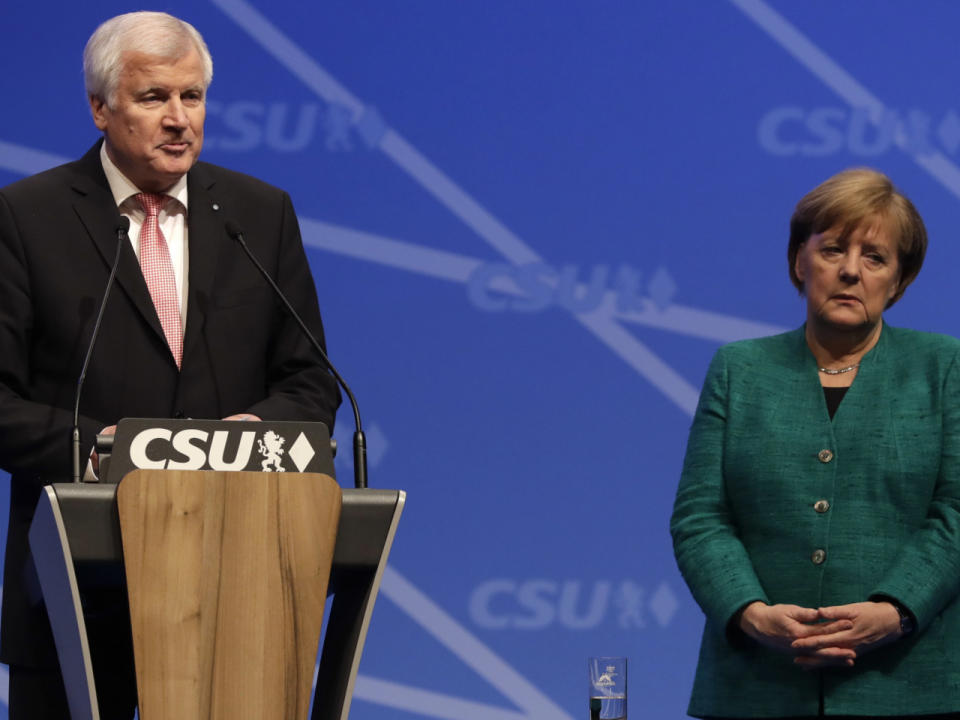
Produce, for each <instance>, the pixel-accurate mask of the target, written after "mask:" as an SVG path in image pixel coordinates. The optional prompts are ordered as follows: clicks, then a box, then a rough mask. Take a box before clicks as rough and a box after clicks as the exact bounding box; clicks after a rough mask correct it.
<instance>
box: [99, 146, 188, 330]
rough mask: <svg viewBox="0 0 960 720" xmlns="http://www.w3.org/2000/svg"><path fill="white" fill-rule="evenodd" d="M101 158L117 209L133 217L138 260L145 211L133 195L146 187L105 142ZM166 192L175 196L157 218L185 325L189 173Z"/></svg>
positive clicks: (131, 236)
mask: <svg viewBox="0 0 960 720" xmlns="http://www.w3.org/2000/svg"><path fill="white" fill-rule="evenodd" d="M100 162H101V163H102V164H103V172H104V173H105V174H106V176H107V182H108V183H109V184H110V192H111V193H113V199H114V201H115V202H116V203H117V209H119V210H120V214H121V215H124V216H125V217H128V218H130V233H129V235H130V243H131V244H132V245H133V252H134V253H136V255H137V259H138V260H139V259H140V228H141V226H142V225H143V221H144V218H145V217H146V213H144V211H143V208H142V207H140V203H139V202H137V201H136V199H135V198H134V196H135V195H139V194H140V193H141V192H143V190H140V189H139V188H138V187H137V186H136V185H134V184H133V183H132V182H130V180H129V179H128V178H127V176H126V175H124V174H123V173H122V172H120V169H119V168H118V167H117V166H116V165H114V164H113V161H112V160H111V159H110V156H109V155H107V144H106V143H104V144H103V145H101V146H100ZM164 194H165V195H169V196H170V197H171V198H173V199H172V200H170V201H168V202H167V205H166V207H164V209H163V210H162V211H161V212H160V217H159V218H158V222H159V223H160V230H161V232H163V237H165V238H166V240H167V249H168V250H169V251H170V262H171V263H172V264H173V276H174V278H175V279H176V283H177V299H178V301H179V303H180V322H181V325H182V326H183V327H186V325H187V271H188V264H189V260H188V258H189V255H188V253H187V248H188V244H187V243H188V234H189V233H188V230H187V176H186V175H184V176H183V177H181V178H180V179H179V180H177V182H176V184H175V185H174V186H173V187H172V188H170V189H169V190H168V191H167V192H166V193H164Z"/></svg>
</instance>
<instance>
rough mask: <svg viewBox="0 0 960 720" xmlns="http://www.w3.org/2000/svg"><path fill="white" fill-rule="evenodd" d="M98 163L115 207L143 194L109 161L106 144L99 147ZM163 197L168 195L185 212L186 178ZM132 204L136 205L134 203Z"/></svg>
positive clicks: (180, 180) (181, 178) (182, 178)
mask: <svg viewBox="0 0 960 720" xmlns="http://www.w3.org/2000/svg"><path fill="white" fill-rule="evenodd" d="M100 163H101V164H102V165H103V172H104V174H105V175H106V176H107V183H109V185H110V192H111V193H112V194H113V200H114V202H116V203H117V207H120V206H121V205H123V204H124V203H125V202H127V201H128V200H130V199H131V198H132V197H133V196H134V195H138V194H140V193H141V192H143V191H142V190H141V189H140V188H138V187H137V186H136V185H134V184H133V183H132V182H130V180H129V179H127V176H126V175H124V174H123V173H122V172H120V168H118V167H117V166H116V165H114V164H113V160H111V159H110V156H109V155H107V143H106V142H104V143H103V144H102V145H101V146H100ZM164 195H169V196H170V197H172V198H174V199H175V200H177V201H178V202H179V203H180V204H181V205H183V209H184V210H186V209H187V195H188V193H187V176H186V175H183V176H181V177H180V179H179V180H177V182H176V183H175V184H174V186H173V187H172V188H170V189H169V190H167V192H165V193H164ZM134 204H135V205H136V203H134ZM137 207H139V205H137Z"/></svg>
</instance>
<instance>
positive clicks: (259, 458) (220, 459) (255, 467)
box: [107, 418, 334, 482]
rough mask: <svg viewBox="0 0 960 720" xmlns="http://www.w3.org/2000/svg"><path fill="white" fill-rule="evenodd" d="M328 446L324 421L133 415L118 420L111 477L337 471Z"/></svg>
mask: <svg viewBox="0 0 960 720" xmlns="http://www.w3.org/2000/svg"><path fill="white" fill-rule="evenodd" d="M329 448H330V435H329V433H328V432H327V426H326V425H324V424H323V423H311V422H227V421H223V420H150V419H136V418H128V419H124V420H121V421H120V422H119V423H118V424H117V434H116V438H115V440H114V443H113V452H112V454H111V456H110V459H109V466H108V470H107V481H108V482H119V481H120V479H121V478H122V477H123V476H124V475H126V474H127V473H128V472H129V471H131V470H133V469H136V468H140V469H145V470H216V471H238V470H248V471H254V472H288V471H289V472H318V473H324V474H327V475H330V476H334V471H333V457H332V455H331V453H330V451H329Z"/></svg>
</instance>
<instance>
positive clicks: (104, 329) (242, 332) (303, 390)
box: [0, 12, 340, 720]
mask: <svg viewBox="0 0 960 720" xmlns="http://www.w3.org/2000/svg"><path fill="white" fill-rule="evenodd" d="M83 64H84V77H85V82H86V90H87V96H88V98H89V103H90V108H91V111H92V114H93V120H94V124H95V125H96V127H97V128H98V129H99V130H100V131H101V133H102V134H103V137H102V139H101V140H100V141H98V142H97V143H96V144H95V145H94V146H93V147H92V148H91V149H90V150H89V151H88V152H87V153H86V154H85V155H84V156H83V157H82V158H81V159H80V160H77V161H76V162H72V163H69V164H67V165H63V166H61V167H57V168H54V169H52V170H49V171H46V172H43V173H40V174H38V175H36V176H33V177H31V178H27V179H25V180H22V181H20V182H17V183H14V184H12V185H9V186H7V187H5V188H2V189H0V268H2V270H0V348H2V352H0V467H3V468H4V469H5V470H7V471H9V472H10V474H11V476H12V478H11V499H10V526H9V535H8V541H7V548H6V561H5V562H6V565H5V568H4V578H3V615H2V626H0V660H2V661H3V662H5V663H8V664H9V665H10V695H9V707H10V718H11V719H12V720H20V719H21V718H55V719H56V720H62V719H63V718H66V717H69V712H68V710H67V705H66V699H65V696H64V692H63V682H62V679H61V677H60V674H59V669H58V666H57V659H56V653H55V650H54V647H53V641H52V637H51V632H50V628H49V622H48V620H47V616H46V612H45V610H44V608H43V605H42V602H40V600H39V591H38V589H37V586H36V579H35V575H34V571H33V566H32V561H31V559H30V557H29V552H28V547H27V531H28V529H29V526H30V521H31V518H32V515H33V511H34V508H35V506H36V503H37V499H38V497H39V493H40V491H41V488H42V487H43V486H44V485H46V484H49V483H51V482H55V481H58V482H63V481H65V480H66V479H67V478H68V477H69V476H70V469H71V450H70V445H71V443H70V437H71V429H72V426H73V418H72V415H73V405H74V401H75V393H76V388H77V379H78V376H79V374H80V369H81V366H82V363H83V358H84V355H85V353H86V351H87V347H88V345H89V344H90V341H91V334H92V329H93V325H94V320H95V317H96V315H97V310H98V307H99V303H100V298H101V297H102V296H103V293H104V289H105V287H106V284H107V278H108V276H109V273H110V269H111V264H112V263H113V259H114V256H115V253H116V250H117V243H118V242H119V243H121V247H120V257H119V265H118V268H117V273H116V286H115V287H114V288H113V290H112V292H111V295H110V298H109V302H108V304H107V307H106V310H105V313H104V317H103V322H102V325H101V328H100V331H99V335H98V338H97V341H96V345H95V347H94V350H93V354H92V357H91V362H90V366H89V370H88V373H87V377H86V382H85V385H84V388H83V395H82V398H81V400H80V419H79V427H80V434H81V457H83V458H84V459H86V458H90V460H91V462H90V463H89V464H88V467H87V473H91V472H93V471H94V469H95V461H96V456H95V455H94V454H93V443H94V438H95V436H96V434H97V433H99V432H102V431H104V430H105V429H106V430H107V431H108V432H109V430H110V428H111V427H112V426H113V425H114V424H115V423H116V422H117V421H118V420H119V419H120V418H123V417H167V418H174V417H177V418H214V419H216V418H226V419H259V418H264V419H274V420H307V421H321V422H324V423H326V424H327V425H328V426H329V427H331V429H332V426H333V419H334V414H335V412H336V408H337V406H338V405H339V402H340V395H339V393H338V391H337V388H336V385H335V382H334V380H333V378H332V376H331V375H330V374H329V373H328V372H327V371H326V369H325V368H324V366H323V365H322V364H321V362H320V360H319V359H318V358H317V357H316V356H315V354H314V351H313V350H312V349H311V347H310V345H309V343H308V341H307V340H306V339H305V338H304V337H303V336H302V334H301V332H300V330H299V328H298V327H297V326H296V325H295V323H294V322H293V321H292V320H291V319H290V318H289V317H287V315H286V313H285V311H284V310H283V309H282V307H281V306H280V304H279V303H277V302H276V301H275V298H274V296H273V295H272V292H271V289H270V287H269V286H268V284H267V283H266V282H265V281H264V280H263V279H262V277H261V276H260V275H259V273H258V271H257V270H256V268H255V267H254V265H253V264H252V263H251V262H250V260H249V259H248V258H247V257H246V256H245V255H244V253H243V252H242V250H241V248H240V247H238V246H237V243H236V241H235V240H234V239H233V238H232V237H231V235H234V236H235V235H236V232H237V228H240V229H242V232H243V235H244V237H245V239H246V241H247V243H248V245H249V246H250V249H251V250H252V252H253V253H254V255H255V256H256V257H257V258H258V259H259V260H260V262H261V263H262V264H263V265H264V266H265V267H266V269H267V271H268V272H269V273H270V274H271V275H272V276H273V277H274V279H275V280H276V281H277V283H278V284H279V286H280V287H281V289H282V290H283V292H284V293H285V294H286V295H287V297H288V298H289V299H290V301H291V302H292V304H293V305H294V307H295V308H296V309H297V311H298V312H299V313H300V314H301V315H302V317H303V318H304V320H305V322H306V324H307V326H308V327H309V328H310V330H311V331H312V332H313V333H314V334H315V335H316V336H317V337H318V338H320V339H321V342H322V338H323V329H322V325H321V320H320V312H319V308H318V304H317V296H316V290H315V286H314V282H313V278H312V277H311V274H310V269H309V266H308V265H307V260H306V256H305V254H304V250H303V245H302V242H301V239H300V232H299V228H298V224H297V219H296V216H295V214H294V211H293V206H292V204H291V202H290V198H289V197H288V195H287V194H286V193H285V192H283V191H281V190H279V189H277V188H274V187H271V186H269V185H267V184H265V183H262V182H260V181H258V180H256V179H254V178H251V177H248V176H245V175H241V174H239V173H235V172H231V171H229V170H225V169H223V168H220V167H216V166H213V165H210V164H207V163H203V162H198V161H197V158H198V155H199V154H200V149H201V147H202V145H203V126H204V118H205V101H206V93H207V88H208V86H209V84H210V81H211V79H212V76H213V65H212V61H211V58H210V53H209V51H208V50H207V47H206V44H205V43H204V41H203V38H202V37H201V36H200V35H199V33H198V32H197V31H196V30H195V29H194V28H193V27H192V26H191V25H189V24H187V23H185V22H183V21H181V20H179V19H177V18H174V17H172V16H170V15H166V14H164V13H152V12H139V13H130V14H126V15H120V16H118V17H115V18H112V19H111V20H108V21H107V22H105V23H103V24H102V25H101V26H100V27H99V28H98V29H97V30H96V31H95V32H94V34H93V35H92V36H91V38H90V40H89V41H88V43H87V46H86V49H85V50H84V56H83ZM122 217H123V218H127V219H129V231H128V232H124V230H123V227H124V223H123V221H122V220H121V218H122ZM228 224H229V225H230V227H231V231H230V232H228V230H227V226H228ZM84 604H85V608H84V609H85V611H86V614H87V617H88V631H89V633H90V643H91V654H92V658H93V662H94V667H95V669H96V674H97V686H98V687H97V690H98V696H99V697H100V709H101V717H102V718H105V719H108V718H109V719H112V718H124V719H125V720H128V719H129V718H132V717H133V712H134V708H135V705H136V686H135V680H134V673H133V659H132V651H131V648H130V638H129V633H130V630H129V626H128V624H126V617H127V616H126V612H127V611H126V606H125V598H124V597H118V596H116V595H113V594H110V595H107V596H104V597H85V598H84Z"/></svg>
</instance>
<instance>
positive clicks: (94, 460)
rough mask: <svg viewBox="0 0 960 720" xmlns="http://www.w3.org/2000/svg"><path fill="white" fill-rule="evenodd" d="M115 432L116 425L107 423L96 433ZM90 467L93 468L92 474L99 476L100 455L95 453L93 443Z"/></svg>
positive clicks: (95, 447) (107, 433) (95, 449)
mask: <svg viewBox="0 0 960 720" xmlns="http://www.w3.org/2000/svg"><path fill="white" fill-rule="evenodd" d="M116 433H117V426H116V425H108V426H107V427H105V428H104V429H103V430H101V431H100V432H98V433H97V435H115V434H116ZM90 467H91V469H92V470H93V474H94V475H96V476H97V477H100V456H99V455H97V446H96V444H94V446H93V450H91V451H90Z"/></svg>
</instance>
